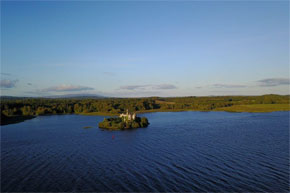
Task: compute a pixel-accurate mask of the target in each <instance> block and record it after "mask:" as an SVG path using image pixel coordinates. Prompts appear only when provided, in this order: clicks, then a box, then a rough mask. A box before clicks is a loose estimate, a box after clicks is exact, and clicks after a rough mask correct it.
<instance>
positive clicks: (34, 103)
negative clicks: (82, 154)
mask: <svg viewBox="0 0 290 193" xmlns="http://www.w3.org/2000/svg"><path fill="white" fill-rule="evenodd" d="M289 100H290V96H289V95H262V96H213V97H194V96H193V97H148V98H101V99H93V98H81V99H80V98H64V99H50V98H16V99H14V98H1V124H2V125H3V124H9V123H13V122H14V121H13V120H17V121H19V120H25V119H26V118H33V117H35V116H39V115H53V114H83V115H106V116H111V115H119V114H120V113H122V112H125V110H126V109H129V111H131V112H136V113H146V112H162V111H229V112H272V111H289V110H290V106H289Z"/></svg>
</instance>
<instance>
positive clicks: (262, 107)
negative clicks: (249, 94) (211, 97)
mask: <svg viewBox="0 0 290 193" xmlns="http://www.w3.org/2000/svg"><path fill="white" fill-rule="evenodd" d="M214 111H227V112H249V113H267V112H274V111H290V105H289V104H254V105H234V106H231V107H223V108H217V109H214Z"/></svg>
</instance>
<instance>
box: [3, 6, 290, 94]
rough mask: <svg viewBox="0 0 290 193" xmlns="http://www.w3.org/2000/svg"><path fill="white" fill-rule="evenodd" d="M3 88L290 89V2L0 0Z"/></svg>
mask: <svg viewBox="0 0 290 193" xmlns="http://www.w3.org/2000/svg"><path fill="white" fill-rule="evenodd" d="M0 86H1V95H9V96H52V95H64V94H98V95H102V96H113V97H147V96H212V95H262V94H283V95H284V94H289V2H288V1H181V2H177V1H107V2H105V1H83V2H81V1H63V2H57V1H30V2H29V1H23V2H21V1H14V2H12V1H1V82H0Z"/></svg>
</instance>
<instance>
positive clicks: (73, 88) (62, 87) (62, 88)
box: [41, 85, 94, 92]
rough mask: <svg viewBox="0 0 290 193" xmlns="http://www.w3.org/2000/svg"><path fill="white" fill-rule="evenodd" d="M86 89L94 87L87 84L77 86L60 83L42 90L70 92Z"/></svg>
mask: <svg viewBox="0 0 290 193" xmlns="http://www.w3.org/2000/svg"><path fill="white" fill-rule="evenodd" d="M84 90H94V88H91V87H87V86H76V85H60V86H53V87H49V88H46V89H42V90H41V91H42V92H68V91H72V92H75V91H84Z"/></svg>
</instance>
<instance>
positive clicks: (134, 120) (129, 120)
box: [99, 110, 149, 130]
mask: <svg viewBox="0 0 290 193" xmlns="http://www.w3.org/2000/svg"><path fill="white" fill-rule="evenodd" d="M148 125H149V122H148V119H147V118H146V117H137V116H136V113H129V112H128V110H127V113H126V114H125V113H122V114H120V116H119V117H111V118H105V119H104V120H103V121H102V122H100V123H99V127H100V128H102V129H110V130H128V129H135V128H140V127H147V126H148Z"/></svg>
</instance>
